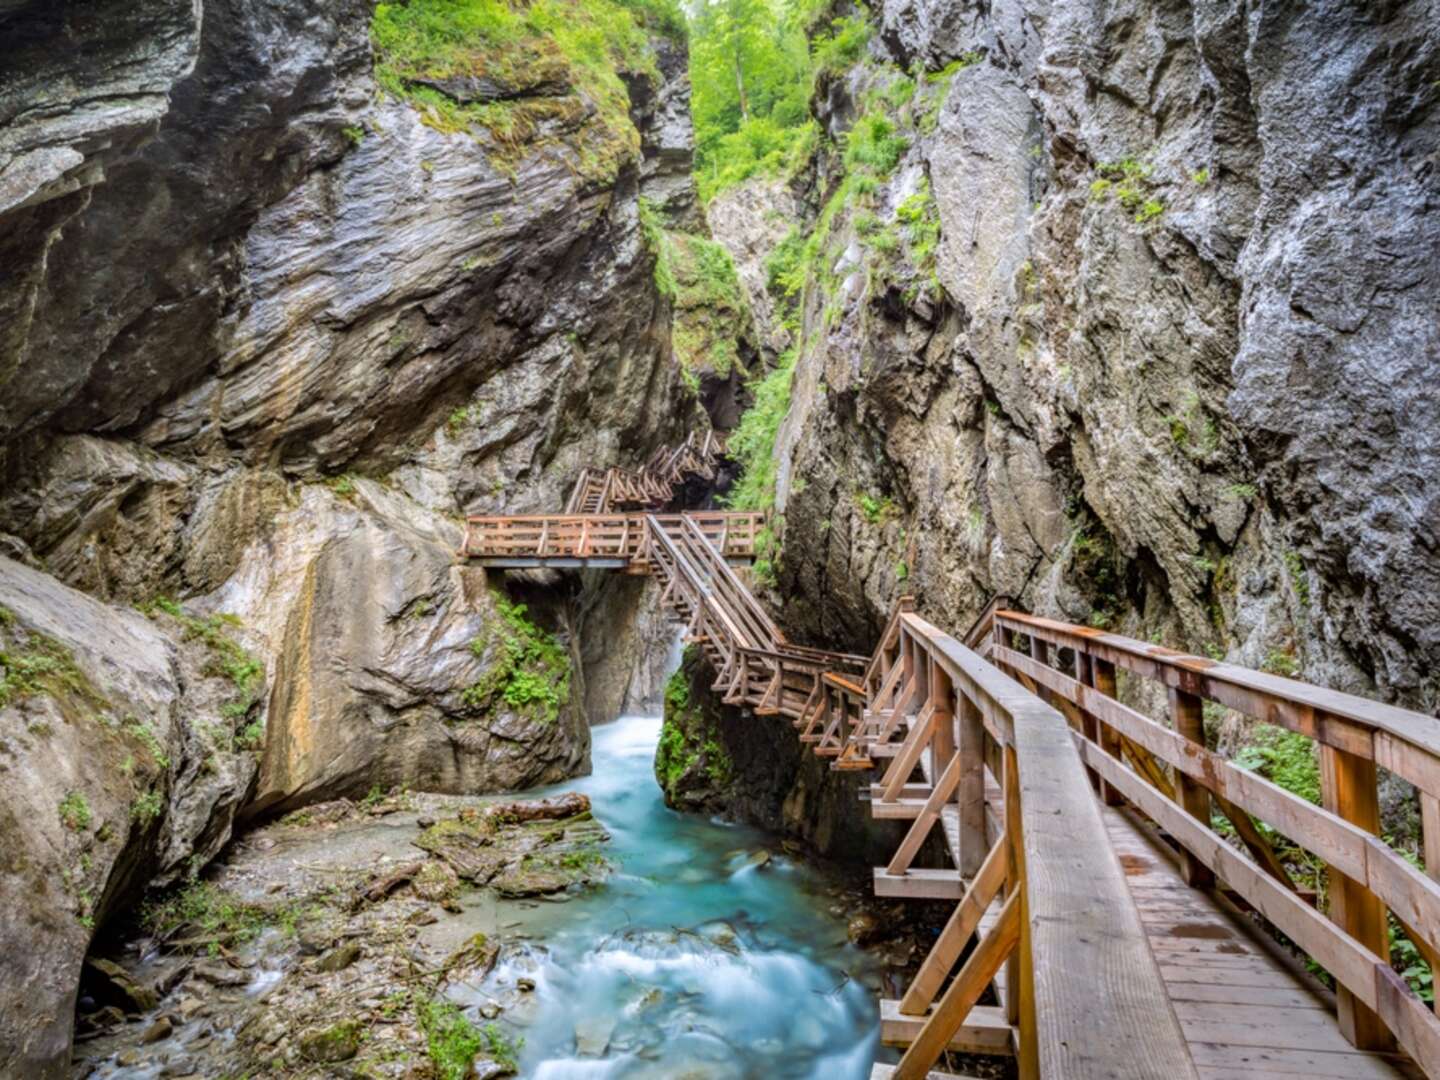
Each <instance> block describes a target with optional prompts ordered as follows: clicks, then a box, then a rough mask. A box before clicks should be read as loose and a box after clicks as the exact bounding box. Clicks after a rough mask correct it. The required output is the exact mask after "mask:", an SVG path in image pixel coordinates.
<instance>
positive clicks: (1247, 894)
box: [991, 611, 1440, 1076]
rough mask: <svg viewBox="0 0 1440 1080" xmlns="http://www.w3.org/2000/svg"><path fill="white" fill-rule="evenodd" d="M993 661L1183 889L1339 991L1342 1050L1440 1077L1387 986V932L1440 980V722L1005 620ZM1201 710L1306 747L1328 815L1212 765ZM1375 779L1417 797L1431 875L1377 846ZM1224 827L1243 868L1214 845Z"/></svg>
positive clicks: (1218, 761)
mask: <svg viewBox="0 0 1440 1080" xmlns="http://www.w3.org/2000/svg"><path fill="white" fill-rule="evenodd" d="M1022 643H1023V646H1024V647H1023V648H1022ZM991 659H992V660H993V661H994V662H995V663H998V664H1000V665H1001V666H1003V667H1004V668H1006V669H1007V670H1008V671H1009V672H1011V673H1012V674H1014V675H1015V676H1016V678H1018V679H1020V680H1021V681H1022V682H1024V683H1027V684H1028V685H1030V686H1031V687H1032V688H1034V689H1035V690H1036V691H1037V692H1038V693H1040V694H1041V695H1043V696H1045V697H1046V698H1047V699H1048V700H1049V701H1051V702H1052V703H1053V704H1055V705H1056V706H1057V707H1058V708H1060V709H1061V710H1062V711H1063V712H1064V713H1065V714H1066V716H1067V717H1068V719H1069V722H1070V725H1071V730H1070V731H1069V738H1071V739H1073V741H1074V745H1075V746H1076V747H1078V749H1079V752H1080V754H1081V756H1082V757H1083V758H1084V760H1085V763H1086V764H1087V766H1088V767H1089V769H1090V770H1091V771H1092V775H1093V778H1094V780H1095V782H1096V783H1097V786H1099V788H1100V790H1101V794H1102V797H1103V798H1104V799H1105V800H1106V801H1109V802H1111V803H1115V802H1119V801H1120V799H1121V798H1124V799H1126V800H1129V801H1130V802H1131V803H1133V804H1134V805H1135V806H1136V807H1137V808H1139V809H1140V810H1141V811H1142V812H1144V813H1145V814H1146V815H1148V816H1149V817H1150V818H1152V819H1153V820H1154V821H1156V822H1157V823H1158V824H1159V825H1160V826H1161V827H1162V828H1163V829H1164V830H1165V831H1166V832H1167V833H1169V834H1170V835H1171V836H1172V837H1174V838H1175V840H1176V841H1178V843H1179V844H1180V845H1181V846H1182V848H1183V855H1184V859H1185V864H1186V865H1185V871H1186V877H1187V879H1188V880H1189V882H1190V883H1191V884H1192V885H1196V886H1201V887H1205V886H1210V885H1213V884H1215V883H1216V879H1217V878H1218V879H1219V880H1220V881H1222V882H1223V883H1224V884H1225V885H1227V886H1229V888H1230V889H1232V890H1233V891H1234V893H1236V894H1238V896H1239V897H1240V898H1241V899H1243V901H1244V902H1245V903H1247V904H1248V905H1250V906H1251V907H1253V908H1254V909H1255V910H1256V911H1258V912H1259V913H1260V914H1261V915H1263V916H1264V917H1265V918H1266V919H1267V920H1269V922H1270V923H1271V924H1272V925H1273V926H1274V927H1276V928H1278V929H1279V930H1280V931H1281V932H1282V933H1284V934H1285V936H1286V937H1288V938H1289V939H1290V940H1291V941H1293V942H1294V943H1295V944H1296V945H1297V946H1298V947H1299V948H1301V949H1303V950H1304V951H1305V952H1306V953H1308V954H1309V955H1310V957H1311V958H1313V959H1314V961H1315V962H1316V963H1318V964H1319V965H1320V966H1322V967H1323V968H1324V969H1325V970H1326V971H1328V972H1329V973H1330V974H1331V975H1332V976H1333V977H1334V979H1335V981H1336V984H1337V994H1336V997H1337V1002H1338V1009H1339V1021H1340V1028H1341V1031H1342V1032H1343V1033H1344V1034H1345V1035H1346V1037H1347V1038H1348V1039H1350V1041H1351V1042H1352V1043H1354V1044H1355V1045H1356V1046H1357V1047H1359V1048H1362V1049H1387V1048H1389V1047H1390V1046H1392V1045H1393V1043H1392V1036H1393V1039H1394V1040H1395V1041H1398V1042H1399V1044H1400V1046H1401V1047H1402V1048H1403V1049H1404V1050H1406V1051H1407V1052H1408V1053H1409V1054H1410V1056H1411V1057H1412V1058H1413V1059H1414V1060H1415V1062H1416V1063H1417V1064H1419V1065H1420V1066H1421V1068H1423V1069H1424V1070H1425V1072H1426V1074H1427V1075H1431V1076H1437V1075H1440V1021H1437V1018H1436V1016H1435V1014H1434V1013H1433V1012H1432V1011H1431V1010H1430V1009H1429V1008H1427V1007H1426V1005H1425V1003H1424V1002H1423V1001H1421V999H1420V998H1419V997H1418V996H1417V995H1416V994H1415V993H1414V992H1413V991H1412V990H1411V989H1410V987H1409V986H1408V985H1407V984H1406V982H1405V981H1404V979H1402V978H1401V977H1400V976H1399V975H1397V974H1396V973H1395V971H1394V970H1393V969H1392V967H1391V965H1390V962H1389V920H1388V918H1387V909H1388V912H1389V914H1390V915H1393V916H1394V917H1395V919H1396V921H1397V922H1398V924H1399V927H1400V928H1401V931H1402V932H1403V933H1404V934H1405V936H1406V937H1408V938H1409V939H1410V940H1411V941H1412V942H1413V943H1414V944H1415V946H1416V948H1417V949H1418V950H1419V951H1420V953H1421V955H1422V956H1423V957H1424V958H1426V960H1427V961H1429V962H1430V963H1431V967H1432V970H1434V967H1435V961H1436V960H1437V959H1440V953H1437V944H1440V883H1437V882H1436V881H1435V880H1434V879H1433V878H1432V876H1429V875H1437V874H1440V720H1436V719H1434V718H1431V717H1427V716H1424V715H1421V714H1419V713H1413V712H1409V711H1407V710H1404V709H1398V708H1395V707H1393V706H1389V705H1384V704H1381V703H1378V702H1374V701H1369V700H1366V699H1364V698H1360V697H1356V696H1354V695H1350V694H1344V693H1340V692H1337V691H1333V690H1326V689H1322V688H1319V687H1315V686H1310V685H1308V684H1305V683H1301V682H1296V681H1294V680H1291V679H1286V678H1282V677H1280V676H1277V675H1270V674H1265V673H1263V672H1258V671H1252V670H1249V669H1247V668H1242V667H1237V666H1235V665H1231V664H1225V663H1218V662H1215V661H1212V660H1208V659H1205V658H1204V657H1198V656H1190V655H1186V654H1183V653H1178V652H1175V651H1173V650H1170V649H1166V648H1163V647H1161V646H1158V645H1152V644H1147V643H1145V642H1141V641H1136V640H1134V639H1132V638H1127V637H1122V636H1121V635H1118V634H1107V633H1102V632H1100V631H1097V630H1092V629H1089V628H1086V627H1078V626H1072V625H1069V624H1065V623H1058V622H1053V621H1051V620H1048V619H1042V618H1037V617H1035V616H1031V615H1026V614H1023V613H1020V612H1015V611H1000V612H998V613H997V614H996V617H995V643H994V645H993V648H992V654H991ZM1121 676H1123V677H1125V678H1127V679H1141V680H1147V681H1149V682H1153V683H1158V684H1159V685H1161V686H1163V687H1164V688H1165V690H1166V693H1167V697H1168V705H1169V714H1170V715H1169V720H1170V724H1169V726H1166V725H1164V724H1161V723H1157V722H1156V721H1155V720H1153V719H1152V718H1150V717H1149V716H1146V715H1145V714H1144V713H1142V712H1140V711H1138V710H1136V709H1134V708H1131V707H1130V706H1128V705H1125V704H1123V703H1122V702H1121V701H1119V700H1117V698H1118V696H1119V692H1120V691H1121V690H1125V689H1128V688H1127V687H1121V686H1118V685H1117V684H1118V682H1119V677H1121ZM1207 703H1213V705H1219V706H1223V707H1224V708H1227V709H1234V710H1237V711H1239V712H1241V713H1244V714H1247V715H1249V716H1251V717H1253V718H1255V719H1257V720H1260V721H1263V722H1265V723H1268V724H1272V725H1274V726H1276V727H1278V728H1283V729H1285V730H1286V731H1291V732H1296V733H1299V734H1301V735H1304V736H1306V737H1308V738H1309V739H1310V740H1312V741H1313V744H1314V746H1315V747H1316V748H1317V749H1318V754H1319V759H1320V761H1319V766H1320V768H1319V774H1320V776H1319V779H1320V805H1316V804H1315V803H1313V802H1311V801H1310V800H1309V799H1307V798H1305V797H1304V796H1303V795H1299V794H1296V793H1294V792H1291V791H1289V790H1287V789H1285V788H1283V787H1280V786H1279V785H1278V784H1275V783H1272V782H1270V781H1269V780H1266V779H1264V778H1263V777H1261V776H1259V775H1257V774H1256V773H1255V772H1253V771H1251V770H1248V769H1245V768H1242V767H1241V766H1239V765H1236V764H1235V763H1234V762H1233V761H1230V760H1227V759H1225V758H1223V757H1221V756H1220V755H1218V754H1216V753H1215V752H1213V751H1212V750H1210V749H1208V748H1207V746H1206V737H1205V731H1204V722H1205V709H1206V705H1207ZM1213 705H1212V707H1213ZM1380 769H1385V770H1388V771H1389V772H1391V773H1393V774H1395V775H1396V776H1399V777H1401V778H1403V779H1404V780H1406V781H1408V782H1409V783H1411V784H1413V785H1414V786H1415V787H1416V788H1417V789H1418V790H1419V797H1420V804H1421V811H1422V813H1421V817H1422V820H1423V824H1424V850H1425V864H1426V866H1427V867H1428V869H1429V875H1427V873H1426V872H1424V871H1422V870H1419V869H1417V868H1416V867H1414V866H1412V865H1411V864H1410V863H1409V862H1408V861H1406V859H1404V858H1403V857H1402V856H1401V855H1400V854H1399V853H1397V852H1396V851H1395V850H1393V849H1392V848H1391V847H1390V846H1389V845H1388V844H1387V843H1386V842H1385V841H1384V840H1383V839H1381V838H1380V836H1379V835H1378V834H1379V832H1380V824H1381V823H1380V805H1379V795H1378V787H1377V782H1378V774H1379V770H1380ZM1226 822H1228V826H1229V829H1230V830H1232V831H1233V832H1234V833H1235V834H1236V835H1237V837H1238V840H1239V841H1240V843H1241V844H1243V848H1244V850H1240V849H1239V848H1238V847H1237V846H1236V845H1233V844H1231V843H1229V842H1227V840H1226V838H1225V837H1224V836H1222V835H1221V834H1220V833H1219V832H1217V831H1216V829H1217V826H1222V827H1223V825H1224V823H1226ZM1277 836H1278V837H1284V838H1286V839H1288V841H1289V842H1290V843H1291V844H1293V845H1295V846H1297V847H1298V848H1301V849H1303V850H1304V851H1306V852H1309V853H1310V854H1311V855H1312V856H1314V857H1316V858H1318V859H1319V860H1322V861H1323V863H1324V864H1325V866H1326V867H1328V911H1324V912H1322V911H1321V910H1320V908H1319V907H1318V906H1317V902H1316V896H1315V894H1314V893H1313V892H1311V891H1308V890H1306V889H1304V888H1302V887H1301V885H1300V884H1299V883H1297V882H1296V881H1295V880H1294V879H1293V878H1292V877H1291V874H1290V872H1289V869H1288V868H1287V866H1286V861H1285V860H1284V859H1283V858H1282V857H1281V855H1280V854H1278V853H1277V851H1276V843H1275V840H1276V837H1277Z"/></svg>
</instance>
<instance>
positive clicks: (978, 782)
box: [955, 692, 988, 878]
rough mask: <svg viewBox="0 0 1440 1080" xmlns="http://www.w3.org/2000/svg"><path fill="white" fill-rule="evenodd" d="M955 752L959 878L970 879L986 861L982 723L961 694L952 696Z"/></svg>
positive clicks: (977, 712) (983, 734)
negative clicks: (954, 704)
mask: <svg viewBox="0 0 1440 1080" xmlns="http://www.w3.org/2000/svg"><path fill="white" fill-rule="evenodd" d="M955 697H956V699H957V705H958V708H957V709H956V711H955V719H956V733H957V735H958V745H957V747H956V749H957V752H958V753H959V754H960V786H959V789H958V790H957V791H956V793H955V799H956V802H958V803H959V804H960V876H961V877H964V878H969V877H972V876H973V875H974V874H975V873H976V872H977V871H978V870H979V869H980V863H981V861H982V860H983V859H984V858H985V852H986V850H987V848H988V845H987V844H986V842H985V724H984V722H983V721H982V720H981V717H980V710H979V709H978V708H976V707H975V703H974V702H973V701H971V700H970V699H969V698H968V697H966V696H965V694H964V693H963V692H960V693H957V694H956V695H955Z"/></svg>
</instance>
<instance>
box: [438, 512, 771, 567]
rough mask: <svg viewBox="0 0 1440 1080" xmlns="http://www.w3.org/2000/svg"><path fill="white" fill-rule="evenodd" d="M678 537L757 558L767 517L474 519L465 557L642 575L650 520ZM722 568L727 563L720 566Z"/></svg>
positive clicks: (716, 514)
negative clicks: (564, 562)
mask: <svg viewBox="0 0 1440 1080" xmlns="http://www.w3.org/2000/svg"><path fill="white" fill-rule="evenodd" d="M647 516H649V517H653V518H654V519H655V521H656V523H657V525H658V527H659V528H661V529H663V530H664V531H666V532H668V533H671V534H674V535H677V536H679V535H684V534H686V531H687V529H693V530H695V532H697V533H698V534H699V535H701V536H702V537H704V539H705V540H706V541H707V542H708V544H710V545H712V547H713V550H715V551H716V552H719V553H723V555H724V558H730V559H746V558H754V556H755V552H756V543H757V541H758V538H759V535H760V531H761V530H762V529H763V528H764V527H765V515H764V514H760V513H753V512H751V511H726V510H703V511H696V512H693V513H688V514H656V515H645V514H526V515H519V516H512V517H496V516H489V517H486V516H473V517H469V518H467V519H466V521H465V539H464V543H463V545H462V546H461V549H460V553H461V555H462V556H464V557H466V558H473V559H479V560H482V561H483V560H487V559H488V560H509V559H582V560H605V559H610V560H623V561H627V562H633V563H636V564H637V569H643V564H644V561H645V558H646V547H645V537H646V524H645V522H646V518H647ZM721 561H722V562H723V561H724V559H722V560H721Z"/></svg>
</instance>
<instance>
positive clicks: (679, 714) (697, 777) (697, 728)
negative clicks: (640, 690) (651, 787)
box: [655, 653, 735, 810]
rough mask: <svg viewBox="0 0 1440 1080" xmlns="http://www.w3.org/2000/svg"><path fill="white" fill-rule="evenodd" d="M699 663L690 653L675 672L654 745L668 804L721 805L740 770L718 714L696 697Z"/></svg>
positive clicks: (657, 776)
mask: <svg viewBox="0 0 1440 1080" xmlns="http://www.w3.org/2000/svg"><path fill="white" fill-rule="evenodd" d="M700 663H701V661H700V660H699V658H698V657H696V656H693V655H691V654H689V653H687V656H686V663H685V664H684V665H682V666H681V668H680V670H678V671H676V672H675V674H674V675H672V676H671V677H670V682H669V683H668V684H667V685H666V687H665V719H664V723H663V725H662V726H661V728H660V741H659V743H658V744H657V745H656V747H655V779H656V780H658V781H659V783H660V788H661V790H662V791H664V792H665V802H666V804H667V805H669V806H673V807H676V808H677V809H687V810H702V809H717V808H719V806H720V805H721V804H722V802H723V795H724V792H725V788H726V787H727V786H728V785H729V783H730V781H731V780H732V779H733V777H734V771H735V767H734V764H733V763H732V762H731V760H730V755H729V754H728V753H727V752H726V750H725V747H724V746H723V745H722V744H721V741H720V733H719V729H718V726H717V724H716V722H715V720H714V718H711V717H709V716H707V714H706V712H705V710H704V709H703V708H701V707H700V706H699V705H698V704H697V703H695V702H692V700H691V693H690V675H691V673H693V671H694V670H695V668H696V666H697V665H698V664H700Z"/></svg>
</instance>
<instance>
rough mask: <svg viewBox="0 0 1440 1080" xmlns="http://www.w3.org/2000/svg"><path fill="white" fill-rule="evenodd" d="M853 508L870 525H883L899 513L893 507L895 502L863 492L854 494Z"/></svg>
mask: <svg viewBox="0 0 1440 1080" xmlns="http://www.w3.org/2000/svg"><path fill="white" fill-rule="evenodd" d="M855 506H856V508H857V509H858V510H859V511H860V515H861V516H862V517H863V518H864V519H865V520H866V521H867V522H869V523H870V524H871V525H884V524H885V523H886V522H888V521H890V520H891V519H892V518H894V517H896V516H897V515H898V514H899V512H900V511H899V510H898V509H896V507H895V500H893V499H891V498H888V497H885V498H876V497H875V496H874V495H871V494H869V493H867V492H863V491H860V492H856V493H855Z"/></svg>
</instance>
